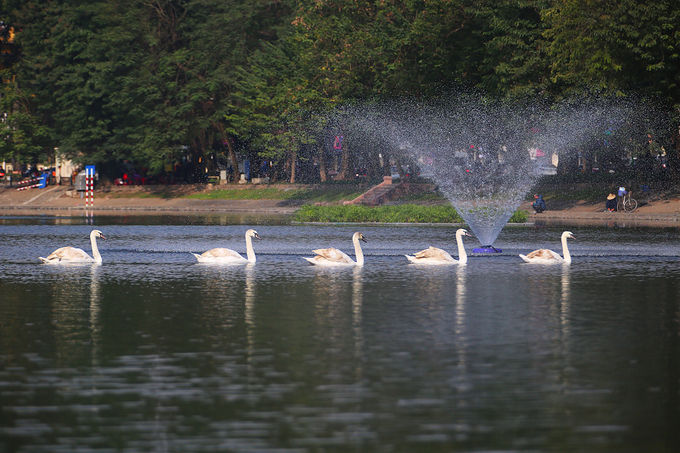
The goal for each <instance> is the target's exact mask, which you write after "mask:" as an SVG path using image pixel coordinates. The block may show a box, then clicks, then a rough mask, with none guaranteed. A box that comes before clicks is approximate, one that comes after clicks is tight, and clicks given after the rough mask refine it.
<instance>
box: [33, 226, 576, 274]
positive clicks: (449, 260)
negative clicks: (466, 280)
mask: <svg viewBox="0 0 680 453" xmlns="http://www.w3.org/2000/svg"><path fill="white" fill-rule="evenodd" d="M463 236H471V235H470V233H468V232H467V230H465V229H464V228H459V229H458V230H457V231H456V244H457V246H458V259H457V260H456V259H455V258H453V257H452V256H451V255H450V254H449V253H448V252H447V251H445V250H442V249H440V248H437V247H428V248H426V249H425V250H421V251H420V252H417V253H414V254H413V255H404V256H405V257H406V259H408V261H409V262H410V263H412V264H425V265H442V264H458V265H465V264H467V260H468V257H467V253H465V247H464V246H463ZM97 238H102V239H106V238H105V237H104V235H103V234H102V232H101V231H99V230H92V232H91V233H90V244H91V245H92V256H90V255H88V254H87V253H86V252H85V251H84V250H82V249H79V248H75V247H61V248H58V249H57V250H55V251H54V252H52V253H50V254H49V255H48V256H47V258H43V257H42V256H41V257H39V258H40V261H42V262H43V263H45V264H76V263H101V262H102V256H101V255H100V254H99V248H98V247H97ZM253 238H256V239H260V235H258V234H257V231H255V230H253V229H249V230H248V231H246V258H244V257H243V256H241V255H240V254H239V253H238V252H236V251H234V250H231V249H226V248H214V249H210V250H208V251H207V252H203V253H202V254H200V255H199V254H197V253H192V255H194V256H195V257H196V260H197V261H198V262H199V263H215V264H246V263H251V264H252V263H255V260H256V258H255V251H254V250H253ZM569 238H571V239H573V238H574V235H573V233H571V232H570V231H565V232H564V233H562V253H563V255H564V257H562V256H560V255H559V254H558V253H556V252H553V251H552V250H548V249H539V250H534V251H533V252H531V253H529V254H528V255H519V256H520V258H522V259H523V260H524V261H525V262H527V263H533V264H556V263H563V264H570V263H571V255H570V254H569V247H568V246H567V239H569ZM359 241H363V242H366V238H365V237H364V235H363V234H362V233H359V232H356V233H354V234H353V235H352V243H353V244H354V255H355V256H356V261H354V260H353V259H352V258H350V257H349V256H348V255H347V254H346V253H344V252H342V251H340V250H338V249H336V248H333V247H329V248H326V249H316V250H312V252H314V253H315V254H316V256H314V257H313V258H307V257H305V259H306V260H307V261H309V262H310V263H311V264H314V265H317V266H363V265H364V252H363V251H362V250H361V244H360V243H359Z"/></svg>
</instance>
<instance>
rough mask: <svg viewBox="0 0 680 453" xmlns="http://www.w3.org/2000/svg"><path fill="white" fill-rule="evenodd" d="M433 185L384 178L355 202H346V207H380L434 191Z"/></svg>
mask: <svg viewBox="0 0 680 453" xmlns="http://www.w3.org/2000/svg"><path fill="white" fill-rule="evenodd" d="M434 187H435V186H434V185H433V184H413V183H410V182H407V181H401V180H399V179H397V180H396V181H395V180H394V179H393V178H392V177H391V176H384V177H383V182H381V183H380V184H378V185H376V186H373V187H371V188H370V189H369V190H367V191H366V192H364V193H362V194H361V195H359V196H358V197H356V198H355V199H353V200H349V201H345V202H344V203H343V204H345V205H364V206H379V205H382V204H384V203H386V202H389V201H393V200H397V199H399V198H401V197H403V196H405V195H409V194H413V193H420V192H424V191H433V190H434Z"/></svg>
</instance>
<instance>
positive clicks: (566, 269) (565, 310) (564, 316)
mask: <svg viewBox="0 0 680 453" xmlns="http://www.w3.org/2000/svg"><path fill="white" fill-rule="evenodd" d="M560 284H561V297H560V326H561V329H562V333H565V334H566V333H567V332H568V331H569V303H570V301H571V267H570V266H569V265H568V264H563V265H562V278H561V282H560Z"/></svg>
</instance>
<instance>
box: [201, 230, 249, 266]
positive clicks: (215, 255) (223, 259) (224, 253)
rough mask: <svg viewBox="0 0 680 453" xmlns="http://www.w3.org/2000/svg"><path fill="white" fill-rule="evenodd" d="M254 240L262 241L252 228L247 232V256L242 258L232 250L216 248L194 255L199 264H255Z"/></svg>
mask: <svg viewBox="0 0 680 453" xmlns="http://www.w3.org/2000/svg"><path fill="white" fill-rule="evenodd" d="M253 238H257V239H260V235H259V234H257V231H255V230H253V229H252V228H251V229H249V230H248V231H246V256H247V257H248V258H247V259H246V258H244V257H242V256H241V255H240V254H239V253H238V252H235V251H234V250H232V249H225V248H214V249H210V250H208V251H207V252H203V253H202V254H200V255H199V254H198V253H192V255H194V256H195V257H196V259H197V260H198V262H199V263H214V264H246V263H255V251H254V250H253Z"/></svg>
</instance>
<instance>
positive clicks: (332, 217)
mask: <svg viewBox="0 0 680 453" xmlns="http://www.w3.org/2000/svg"><path fill="white" fill-rule="evenodd" d="M527 218H528V215H527V213H526V212H524V211H517V212H515V214H514V215H513V216H512V218H511V219H510V222H513V223H524V222H526V221H527ZM294 220H295V221H297V222H379V223H463V219H462V218H461V217H460V216H459V215H458V213H457V212H456V210H455V209H454V208H453V207H452V206H445V205H436V206H423V205H416V204H402V205H390V206H376V207H369V206H359V205H349V206H311V205H305V206H302V208H300V210H299V211H297V212H296V214H295V217H294Z"/></svg>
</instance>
